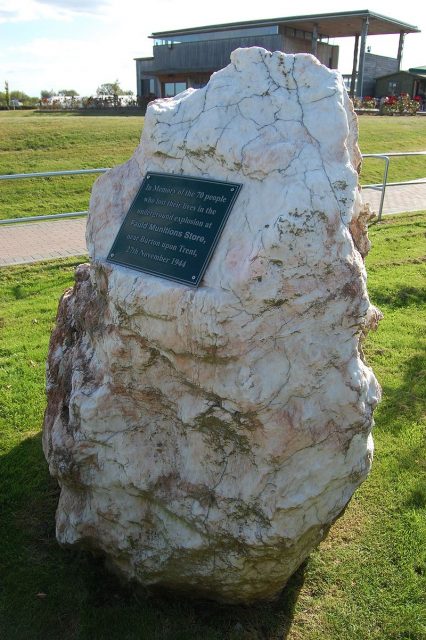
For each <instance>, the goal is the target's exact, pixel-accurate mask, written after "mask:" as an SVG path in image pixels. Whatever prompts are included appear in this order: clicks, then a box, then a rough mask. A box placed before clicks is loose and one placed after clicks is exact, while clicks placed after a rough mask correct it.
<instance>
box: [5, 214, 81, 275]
mask: <svg viewBox="0 0 426 640" xmlns="http://www.w3.org/2000/svg"><path fill="white" fill-rule="evenodd" d="M85 231H86V218H72V219H67V220H66V219H65V220H54V221H50V220H49V221H48V220H46V221H44V222H43V221H42V222H22V223H19V224H14V225H1V226H0V267H1V266H6V265H11V264H25V263H26V262H38V261H39V260H51V259H52V258H68V257H69V256H79V255H83V254H87V249H86V240H85Z"/></svg>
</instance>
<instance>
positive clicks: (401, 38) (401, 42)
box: [397, 31, 405, 71]
mask: <svg viewBox="0 0 426 640" xmlns="http://www.w3.org/2000/svg"><path fill="white" fill-rule="evenodd" d="M404 38H405V33H404V32H403V31H401V33H400V34H399V45H398V56H397V60H398V71H401V60H402V52H403V50H404Z"/></svg>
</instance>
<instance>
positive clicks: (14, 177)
mask: <svg viewBox="0 0 426 640" xmlns="http://www.w3.org/2000/svg"><path fill="white" fill-rule="evenodd" d="M107 171H109V168H107V167H99V168H97V169H69V170H64V171H42V172H38V173H10V174H9V173H8V174H4V175H0V180H24V179H26V178H51V177H56V176H73V175H78V176H79V175H83V174H87V173H106V172H107ZM87 214H88V211H71V212H70V213H52V214H48V215H41V216H27V217H25V218H7V219H6V220H0V224H17V223H19V222H34V221H36V222H38V221H39V220H60V219H61V218H77V217H80V216H87Z"/></svg>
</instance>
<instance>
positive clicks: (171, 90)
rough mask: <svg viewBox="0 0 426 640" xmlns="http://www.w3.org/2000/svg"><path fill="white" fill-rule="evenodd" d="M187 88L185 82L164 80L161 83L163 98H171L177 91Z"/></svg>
mask: <svg viewBox="0 0 426 640" xmlns="http://www.w3.org/2000/svg"><path fill="white" fill-rule="evenodd" d="M186 88H187V86H186V82H165V83H164V84H163V93H164V96H163V97H164V98H173V96H176V95H177V94H178V93H181V92H182V91H185V89H186Z"/></svg>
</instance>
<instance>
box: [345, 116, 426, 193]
mask: <svg viewBox="0 0 426 640" xmlns="http://www.w3.org/2000/svg"><path fill="white" fill-rule="evenodd" d="M358 122H359V146H360V149H361V152H362V153H386V152H388V153H389V152H391V151H393V152H403V151H426V117H424V116H413V117H410V116H403V117H400V116H360V117H359V118H358ZM383 170H384V162H383V160H377V159H375V158H365V160H364V162H363V168H362V173H361V184H363V185H365V184H375V183H381V182H382V181H383ZM425 177H426V156H417V157H416V156H411V157H405V158H404V157H394V158H391V161H390V165H389V175H388V182H404V181H406V180H417V179H418V178H425Z"/></svg>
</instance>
